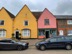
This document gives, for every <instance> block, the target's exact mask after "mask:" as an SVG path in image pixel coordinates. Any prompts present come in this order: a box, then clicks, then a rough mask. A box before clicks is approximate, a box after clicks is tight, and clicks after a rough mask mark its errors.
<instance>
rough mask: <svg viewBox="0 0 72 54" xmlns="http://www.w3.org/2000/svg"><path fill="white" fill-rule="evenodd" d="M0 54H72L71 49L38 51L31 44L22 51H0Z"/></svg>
mask: <svg viewBox="0 0 72 54" xmlns="http://www.w3.org/2000/svg"><path fill="white" fill-rule="evenodd" d="M0 54H72V50H64V49H60V50H59V49H56V50H55V49H50V50H46V51H40V50H37V49H36V48H35V47H33V46H31V47H30V48H29V49H27V50H23V51H17V50H15V51H14V50H13V51H12V50H11V51H0Z"/></svg>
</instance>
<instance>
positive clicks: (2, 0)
mask: <svg viewBox="0 0 72 54" xmlns="http://www.w3.org/2000/svg"><path fill="white" fill-rule="evenodd" d="M25 4H26V5H27V6H28V7H29V9H30V10H31V11H43V10H44V8H47V9H48V10H50V12H52V13H53V14H54V15H59V14H60V15H72V0H0V9H1V8H2V7H5V8H6V9H7V10H9V11H10V12H11V13H13V14H14V15H16V14H17V13H18V12H19V11H20V9H21V8H22V7H23V6H24V5H25Z"/></svg>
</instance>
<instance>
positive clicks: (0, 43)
mask: <svg viewBox="0 0 72 54" xmlns="http://www.w3.org/2000/svg"><path fill="white" fill-rule="evenodd" d="M0 48H1V49H7V41H6V40H2V41H0Z"/></svg>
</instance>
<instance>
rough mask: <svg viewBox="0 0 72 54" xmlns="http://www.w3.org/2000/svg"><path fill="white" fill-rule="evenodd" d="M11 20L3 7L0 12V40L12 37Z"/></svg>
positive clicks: (9, 14)
mask: <svg viewBox="0 0 72 54" xmlns="http://www.w3.org/2000/svg"><path fill="white" fill-rule="evenodd" d="M12 26H13V19H12V18H11V13H9V12H8V11H7V10H6V9H5V8H4V7H3V8H2V9H1V10H0V39H1V38H11V37H12V32H13V31H12V30H13V29H12Z"/></svg>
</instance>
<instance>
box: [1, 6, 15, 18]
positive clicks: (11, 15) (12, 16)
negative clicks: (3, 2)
mask: <svg viewBox="0 0 72 54" xmlns="http://www.w3.org/2000/svg"><path fill="white" fill-rule="evenodd" d="M2 9H4V10H5V11H6V12H7V13H8V15H9V16H10V17H11V18H15V16H14V15H13V14H12V13H11V12H9V11H8V10H7V9H5V8H4V7H2V8H1V10H2ZM1 10H0V11H1Z"/></svg>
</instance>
